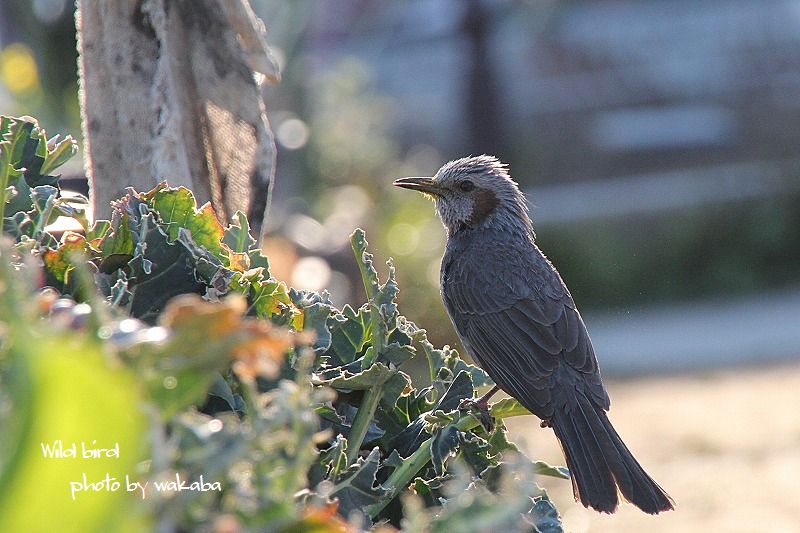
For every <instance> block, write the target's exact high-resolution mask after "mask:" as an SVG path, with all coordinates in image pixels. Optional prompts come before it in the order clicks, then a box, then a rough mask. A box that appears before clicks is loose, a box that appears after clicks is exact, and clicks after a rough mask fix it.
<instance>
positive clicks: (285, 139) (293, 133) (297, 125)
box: [275, 118, 308, 150]
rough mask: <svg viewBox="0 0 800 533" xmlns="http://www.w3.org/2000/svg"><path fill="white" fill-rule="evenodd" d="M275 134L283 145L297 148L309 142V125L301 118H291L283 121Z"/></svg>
mask: <svg viewBox="0 0 800 533" xmlns="http://www.w3.org/2000/svg"><path fill="white" fill-rule="evenodd" d="M275 135H276V137H277V138H278V142H279V143H281V146H283V147H284V148H286V149H287V150H297V149H298V148H302V147H303V146H305V145H306V143H307V142H308V126H306V123H305V122H303V121H302V120H300V119H299V118H289V119H286V120H284V121H283V122H281V124H280V126H278V131H277V132H276V133H275Z"/></svg>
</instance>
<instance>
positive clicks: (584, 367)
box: [395, 155, 673, 513]
mask: <svg viewBox="0 0 800 533" xmlns="http://www.w3.org/2000/svg"><path fill="white" fill-rule="evenodd" d="M395 185H397V186H399V187H404V188H408V189H413V190H418V191H420V192H423V193H425V194H427V195H430V196H431V197H433V199H434V201H435V203H436V211H437V213H438V214H439V216H440V218H441V219H442V222H443V224H444V226H445V229H446V231H447V250H446V252H445V254H444V257H443V259H442V267H441V294H442V299H443V301H444V304H445V307H446V308H447V312H448V313H449V314H450V318H451V320H452V321H453V325H454V326H455V329H456V331H457V333H458V335H459V337H460V338H461V341H462V343H463V344H464V347H465V348H466V349H467V351H468V352H469V353H470V355H471V356H472V357H473V358H474V359H475V360H476V361H477V362H478V364H480V365H481V367H482V368H483V369H484V370H486V372H487V373H488V374H489V376H490V377H491V378H492V379H493V380H494V382H495V383H496V384H497V385H498V386H499V387H500V388H501V389H503V390H504V391H505V392H507V393H508V394H510V395H511V396H513V397H514V398H516V399H517V400H519V402H520V403H522V404H523V405H524V406H525V407H526V408H528V409H529V410H530V411H531V412H533V413H534V414H535V415H537V416H538V417H539V418H541V419H542V420H543V424H545V425H549V426H551V427H552V428H553V430H554V432H555V434H556V437H557V438H558V440H559V442H560V443H561V447H562V449H563V451H564V455H565V458H566V461H567V466H568V467H569V470H570V472H571V474H572V484H573V490H574V492H575V498H576V500H577V499H579V500H580V501H581V503H583V505H585V506H587V507H592V508H594V509H596V510H598V511H602V512H607V513H611V512H614V511H615V510H616V508H617V503H618V492H621V493H622V496H623V497H624V498H625V499H626V500H628V501H630V502H631V503H633V504H634V505H636V506H638V507H639V508H640V509H642V510H643V511H645V512H647V513H658V512H661V511H665V510H669V509H672V508H673V502H672V500H671V498H670V497H669V496H668V495H667V494H666V493H665V492H664V491H663V490H662V489H661V487H659V486H658V484H657V483H656V482H655V481H653V480H652V479H651V478H650V477H649V476H648V475H647V473H645V471H644V470H643V469H642V467H641V466H640V465H639V463H638V462H637V461H636V459H635V458H634V457H633V455H631V453H630V451H628V448H627V447H626V446H625V444H624V443H623V442H622V439H621V438H620V437H619V435H618V434H617V432H616V431H615V430H614V428H613V426H612V425H611V422H610V421H609V420H608V418H607V416H606V411H607V410H608V408H609V406H610V402H609V398H608V394H607V393H606V390H605V387H604V386H603V382H602V380H601V378H600V370H599V368H598V366H597V359H596V357H595V354H594V349H593V348H592V343H591V340H590V339H589V334H588V333H587V331H586V326H585V325H584V323H583V319H582V318H581V315H580V313H579V312H578V310H577V308H576V307H575V303H574V302H573V300H572V296H571V295H570V293H569V290H567V287H566V286H565V285H564V282H563V281H562V280H561V277H560V276H559V274H558V272H557V271H556V269H555V268H554V267H553V265H552V264H551V263H550V261H548V260H547V258H546V257H545V256H544V254H542V252H541V251H540V250H539V248H538V247H537V246H536V244H535V243H534V232H533V228H532V226H531V221H530V218H529V217H528V210H527V207H526V202H525V197H524V196H523V194H522V193H521V192H520V190H519V187H518V186H517V184H516V183H515V182H514V181H513V180H512V179H511V177H510V176H509V175H508V171H507V170H506V167H505V166H504V165H502V164H501V163H500V162H499V161H498V160H497V159H495V158H494V157H490V156H485V155H484V156H479V157H468V158H464V159H459V160H456V161H451V162H449V163H447V164H446V165H444V166H443V167H442V168H441V169H439V171H438V172H437V173H436V175H435V176H434V177H433V178H403V179H400V180H397V181H395Z"/></svg>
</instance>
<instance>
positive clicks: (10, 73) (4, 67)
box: [0, 43, 39, 94]
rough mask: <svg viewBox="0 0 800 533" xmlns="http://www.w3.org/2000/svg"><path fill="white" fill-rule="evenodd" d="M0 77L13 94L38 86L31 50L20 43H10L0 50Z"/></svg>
mask: <svg viewBox="0 0 800 533" xmlns="http://www.w3.org/2000/svg"><path fill="white" fill-rule="evenodd" d="M0 79H2V81H3V83H4V84H5V86H6V87H8V90H9V91H11V92H12V93H14V94H23V93H27V92H30V91H32V90H34V89H36V88H37V87H38V86H39V70H38V68H37V66H36V59H35V58H34V56H33V51H32V50H31V49H30V48H28V47H27V46H25V45H24V44H22V43H14V44H10V45H8V46H7V47H5V48H4V49H3V51H2V52H0Z"/></svg>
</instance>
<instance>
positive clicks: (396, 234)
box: [0, 0, 800, 532]
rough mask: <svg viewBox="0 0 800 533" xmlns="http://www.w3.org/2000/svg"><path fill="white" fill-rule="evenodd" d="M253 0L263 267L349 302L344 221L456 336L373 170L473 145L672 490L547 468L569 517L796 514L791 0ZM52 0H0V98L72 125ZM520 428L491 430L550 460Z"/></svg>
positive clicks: (427, 320)
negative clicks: (522, 217)
mask: <svg viewBox="0 0 800 533" xmlns="http://www.w3.org/2000/svg"><path fill="white" fill-rule="evenodd" d="M251 2H252V4H253V7H254V9H255V10H256V12H257V13H258V14H259V15H260V16H261V17H262V18H263V20H264V22H265V23H266V25H267V28H268V35H267V38H268V42H269V43H270V45H271V46H272V47H273V48H274V52H275V54H276V56H277V58H278V60H279V62H280V64H281V66H282V71H283V81H282V82H281V83H280V84H279V85H277V86H265V89H264V97H265V101H266V105H267V108H268V111H269V117H270V121H271V125H272V128H273V130H274V132H275V134H276V138H277V142H278V150H279V151H278V154H279V160H278V167H277V179H276V186H275V189H274V197H273V203H272V208H271V213H270V216H269V220H268V225H269V228H270V237H269V238H268V240H267V242H265V249H266V252H267V253H268V255H269V257H270V262H271V264H272V273H273V275H275V276H276V277H278V278H280V279H284V280H287V281H288V282H290V283H291V284H292V285H294V286H295V287H299V288H306V289H313V290H321V289H323V288H327V289H328V290H329V291H330V292H331V296H332V299H333V301H334V302H335V303H336V304H337V305H342V304H344V303H351V304H354V305H359V304H360V302H362V301H363V292H362V289H361V286H360V282H359V280H358V276H357V272H356V271H355V270H354V264H353V261H352V252H351V251H350V249H349V242H348V237H349V235H350V233H351V232H352V230H353V229H354V228H355V227H357V226H361V227H364V228H365V229H366V230H367V235H368V238H369V240H370V243H371V247H372V249H373V251H375V252H376V256H377V258H378V259H379V260H380V261H381V263H382V262H383V261H385V260H386V259H387V258H388V257H389V256H391V257H393V258H394V260H395V264H396V266H397V277H398V279H399V284H400V288H401V294H400V303H401V312H403V314H405V315H407V316H408V317H409V318H411V319H412V320H414V321H415V322H417V323H418V324H420V325H422V326H424V327H425V328H426V329H427V330H428V332H429V336H430V338H431V339H432V341H433V342H434V343H435V344H437V345H441V344H457V341H456V338H455V335H454V333H453V331H452V329H451V326H450V324H449V321H448V320H447V318H446V316H445V314H444V309H443V307H442V305H441V302H440V300H439V295H438V269H439V260H440V257H441V253H442V249H443V245H444V234H443V230H442V228H441V225H440V224H439V222H438V220H437V219H436V218H435V215H434V212H433V206H432V205H431V204H430V203H429V202H427V201H426V200H425V199H423V198H421V197H419V196H418V195H414V194H412V193H410V192H408V191H401V190H394V189H393V188H392V187H391V181H392V180H393V179H394V178H397V177H402V176H407V175H432V174H433V173H434V172H435V171H436V170H437V168H438V167H439V166H440V165H441V164H442V163H444V162H446V161H448V160H450V159H455V158H458V157H462V156H465V155H469V154H473V155H475V154H481V153H490V154H495V155H497V156H498V157H500V158H501V159H502V160H503V161H504V162H506V163H508V164H509V165H510V169H511V172H512V175H513V176H514V178H515V179H516V180H517V181H518V182H519V183H520V184H521V186H523V188H524V189H525V190H526V192H527V194H528V198H529V200H530V202H531V214H532V218H533V220H534V225H535V227H536V230H537V235H538V241H539V245H540V247H542V249H543V250H544V251H545V253H547V255H548V256H549V257H550V259H551V260H552V261H553V262H554V263H555V264H556V266H557V267H558V268H559V270H560V272H561V274H562V276H563V278H564V279H565V281H566V282H567V284H568V285H569V287H570V289H571V292H572V294H573V296H574V298H575V300H576V301H577V302H578V304H579V305H580V306H581V308H582V310H583V314H584V317H585V319H586V322H587V324H588V326H589V331H590V333H591V335H592V338H593V340H594V343H595V347H596V351H597V353H598V355H599V357H600V361H601V366H602V368H603V370H604V373H605V375H606V376H607V378H610V385H609V388H610V389H611V395H612V398H613V400H614V409H612V412H611V417H612V419H613V420H615V422H616V424H617V425H618V427H619V429H620V433H621V434H622V435H623V436H624V437H625V438H626V441H628V442H629V445H630V446H631V448H632V449H633V450H634V451H635V452H637V455H638V456H640V459H641V460H642V462H643V463H644V464H645V465H646V466H647V467H648V470H651V473H652V474H653V475H654V477H656V478H657V479H658V480H659V481H660V482H661V483H662V484H663V486H664V487H665V488H666V489H667V490H668V491H670V492H671V493H672V495H673V496H674V497H675V499H676V501H677V502H678V511H676V512H675V513H672V514H671V515H669V516H666V517H659V518H656V519H653V518H651V517H644V516H641V515H640V513H637V512H636V511H633V510H632V509H628V508H625V509H624V510H623V511H622V512H621V513H620V514H619V515H617V516H615V517H611V518H610V517H599V516H597V515H596V514H593V513H589V512H588V511H587V512H584V511H583V509H582V508H577V507H576V506H575V505H574V504H573V503H572V498H571V490H570V487H569V486H568V484H565V483H563V482H562V483H550V484H549V485H548V488H549V489H550V490H551V493H552V495H553V497H554V498H555V499H556V500H557V503H559V505H560V508H561V510H562V512H564V513H565V520H566V523H567V527H568V529H569V530H571V531H623V530H624V531H638V530H641V528H643V527H648V528H650V529H651V530H653V531H676V530H681V531H709V530H713V531H743V532H744V531H800V519H798V518H797V517H798V516H800V498H798V497H797V494H800V482H799V481H798V479H800V414H798V411H797V396H796V393H795V396H794V397H793V399H790V396H791V391H796V390H798V388H800V366H798V363H797V362H798V360H799V358H798V356H800V348H798V346H800V2H798V1H797V0H706V1H705V2H702V3H698V2H693V1H690V0H661V1H625V0H616V1H612V0H608V1H580V0H572V1H566V0H562V1H558V0H529V1H523V0H415V1H412V2H391V1H389V0H370V1H367V0H350V1H343V0H327V1H324V2H323V1H319V0H294V1H292V2H284V1H280V0H251ZM73 15H74V12H73V5H72V2H70V1H68V0H32V1H31V0H3V1H2V2H0V112H2V113H5V114H30V115H33V116H35V117H37V118H38V119H39V120H40V122H41V123H42V125H43V126H44V127H45V128H46V129H47V131H48V132H49V133H50V134H55V133H71V134H73V135H75V136H79V135H80V122H79V110H78V100H77V82H76V72H75V70H76V68H75V65H76V49H75V34H74V20H73ZM12 73H13V75H12ZM69 172H71V173H72V174H74V175H71V176H68V177H70V178H72V182H71V185H72V186H74V188H75V189H77V190H81V188H83V189H84V190H85V187H86V185H85V179H83V177H82V168H81V167H80V164H79V163H78V165H77V166H75V167H72V169H71V170H70V171H69ZM385 273H386V269H383V270H382V274H383V275H385ZM531 427H535V428H538V424H534V423H531V421H530V420H523V421H519V422H517V423H515V424H514V426H513V428H512V429H513V430H514V432H515V436H517V438H519V439H522V440H524V441H525V442H526V443H527V444H526V449H527V450H528V451H529V452H530V454H531V455H533V456H535V457H542V458H545V459H547V460H550V461H552V462H560V461H561V455H560V451H559V450H558V448H557V445H556V444H555V439H553V438H552V436H551V435H549V434H545V433H544V432H540V431H539V430H538V429H536V430H532V429H531Z"/></svg>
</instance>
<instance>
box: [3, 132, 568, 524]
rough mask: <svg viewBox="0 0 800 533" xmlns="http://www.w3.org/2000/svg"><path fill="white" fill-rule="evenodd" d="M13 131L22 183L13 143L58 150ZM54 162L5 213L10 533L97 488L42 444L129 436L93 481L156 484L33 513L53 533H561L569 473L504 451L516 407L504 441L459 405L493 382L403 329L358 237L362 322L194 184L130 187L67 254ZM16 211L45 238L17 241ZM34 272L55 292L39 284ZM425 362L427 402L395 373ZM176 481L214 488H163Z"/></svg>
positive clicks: (509, 405) (498, 412)
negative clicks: (289, 281)
mask: <svg viewBox="0 0 800 533" xmlns="http://www.w3.org/2000/svg"><path fill="white" fill-rule="evenodd" d="M3 125H4V126H3V127H4V128H5V129H4V131H6V134H4V139H7V140H6V141H4V142H8V145H5V144H4V145H3V154H4V156H3V157H5V159H4V161H6V163H5V166H6V168H4V169H0V172H5V174H4V175H6V176H12V175H13V176H14V177H15V179H19V178H20V177H22V179H25V171H22V170H21V169H22V168H23V167H22V166H21V165H22V163H21V162H23V161H25V157H26V155H25V154H27V153H28V152H26V151H25V150H24V149H22V148H19V146H21V145H20V143H23V144H25V143H28V144H30V146H31V147H32V148H29V149H28V151H30V150H33V151H34V153H36V150H37V149H38V147H39V146H41V140H42V139H44V134H43V132H39V131H38V130H37V129H36V128H35V126H33V127H31V126H30V123H28V122H24V121H22V122H19V121H14V120H12V119H3ZM20 131H21V132H27V133H20ZM31 132H36V135H35V136H34V135H33V134H32V133H31ZM34 138H35V139H38V141H36V142H38V143H39V144H36V146H35V147H34V144H33V143H34V141H31V140H30V139H34ZM63 142H66V141H62V143H63ZM58 146H61V145H54V148H53V149H52V151H49V152H46V153H45V152H42V154H43V155H42V156H41V157H42V158H43V162H42V163H40V164H38V166H36V167H35V168H36V169H37V170H36V171H35V172H32V173H31V181H26V182H25V183H26V184H27V186H28V188H29V192H28V197H29V198H30V206H28V205H27V204H26V205H25V206H23V207H24V208H25V210H24V211H14V209H16V208H9V206H10V205H12V204H11V203H6V208H7V209H8V210H7V213H10V214H11V215H10V217H7V218H6V225H5V228H6V234H7V235H8V236H9V237H10V238H11V239H12V240H13V243H11V244H3V246H2V248H0V255H2V256H3V260H2V261H0V263H2V265H0V267H2V271H0V275H1V276H2V277H1V279H0V323H2V324H0V326H2V328H0V332H2V336H3V342H2V343H0V347H1V348H2V351H0V384H2V385H3V387H2V388H0V390H2V393H1V394H0V417H2V420H0V423H2V424H3V426H4V427H6V428H8V429H9V431H7V432H6V433H5V434H4V435H3V436H2V437H0V438H2V441H1V442H0V443H1V444H3V446H2V448H0V449H1V450H2V453H0V482H2V484H3V486H4V487H13V490H10V491H4V493H3V494H2V495H0V529H2V530H16V529H19V524H21V523H22V522H21V521H20V520H22V517H24V516H25V514H26V513H28V512H30V510H31V509H32V507H30V505H32V504H33V503H35V502H42V503H41V504H37V506H39V507H41V506H43V505H45V504H44V503H43V502H44V501H45V499H50V500H48V501H54V502H64V501H66V500H65V495H66V498H68V497H69V492H68V488H65V484H67V485H68V481H69V480H72V479H76V478H79V477H80V473H81V472H82V471H84V472H85V471H88V470H87V469H89V467H88V466H85V465H83V464H82V463H64V464H69V465H77V466H76V467H75V468H73V469H70V468H66V467H65V468H64V469H63V470H62V469H55V470H58V471H57V472H56V471H55V470H54V466H53V465H54V463H53V460H51V459H46V458H43V457H42V454H41V453H40V450H38V447H37V442H38V441H40V440H41V441H45V440H47V439H51V440H52V439H56V438H60V439H62V440H64V441H69V440H70V439H72V440H74V441H78V442H80V441H90V440H92V439H97V440H100V439H103V440H116V441H118V442H119V443H120V448H121V457H124V458H125V460H124V461H122V460H120V461H118V462H114V463H113V465H111V466H108V465H104V464H102V463H92V464H91V468H93V469H95V468H96V469H102V468H109V469H111V468H112V466H113V468H114V469H115V471H117V469H120V472H119V474H118V475H123V476H124V474H125V473H126V472H123V470H125V469H127V473H128V474H130V475H132V476H135V477H136V478H137V479H139V480H148V481H149V482H151V485H150V487H151V489H150V491H148V494H147V497H146V498H138V499H137V498H135V497H133V496H132V495H130V494H125V493H122V492H121V493H117V492H108V493H104V496H103V497H98V498H93V499H91V500H89V499H87V500H86V501H84V502H79V503H75V502H66V503H64V504H63V505H62V504H61V503H58V505H62V506H61V507H57V509H58V510H59V512H58V513H39V514H40V515H41V516H37V519H38V520H41V521H42V522H41V526H42V527H41V528H40V529H43V530H45V529H47V530H54V529H59V528H58V527H57V526H55V525H53V524H51V523H50V522H48V521H49V520H56V519H60V518H63V517H69V518H70V519H71V520H73V519H74V522H72V523H74V524H75V530H81V531H93V530H95V531H101V530H110V529H109V528H110V527H111V526H109V524H114V527H115V528H116V529H117V530H141V529H142V528H146V527H147V526H148V525H149V526H152V527H154V528H157V529H158V530H160V531H194V530H198V529H205V530H208V529H214V528H217V529H220V530H222V529H225V527H228V526H230V527H231V528H240V529H242V530H244V531H287V532H288V531H319V532H326V531H361V530H365V529H369V528H372V527H373V526H374V525H377V524H391V525H392V526H394V527H396V528H402V529H403V530H404V531H409V532H412V531H446V530H448V531H450V530H451V531H475V530H476V529H478V530H487V531H488V530H500V529H508V530H512V531H560V521H559V517H558V513H557V511H556V509H555V508H554V507H553V505H552V504H551V503H550V501H549V500H548V499H547V496H546V494H545V493H544V492H543V491H542V490H541V489H540V488H538V487H537V486H536V484H535V481H534V480H535V475H550V476H556V477H562V478H566V477H568V474H567V472H566V470H565V469H563V468H558V467H552V466H550V465H547V464H545V463H542V462H533V461H530V460H529V459H527V458H525V457H524V456H523V455H522V454H521V453H520V452H519V450H518V449H517V448H516V446H514V445H513V444H512V443H510V442H509V441H508V439H507V434H506V429H505V426H504V424H503V419H504V418H506V417H509V416H518V415H525V414H528V413H527V411H526V410H525V409H523V408H522V407H521V406H520V405H519V404H518V403H517V402H515V401H513V400H503V401H501V402H498V403H496V404H494V405H493V406H492V409H491V414H492V416H493V417H494V418H495V424H494V427H493V428H492V429H491V430H487V429H486V428H484V427H483V426H482V425H481V424H480V423H479V421H478V419H477V418H476V417H475V416H474V415H473V414H471V413H470V412H468V411H467V410H464V409H460V408H459V405H460V404H461V402H462V400H464V399H468V398H472V397H474V396H475V394H476V392H475V389H476V387H480V386H484V385H488V384H490V380H489V378H488V377H487V376H486V374H485V373H484V372H483V371H482V370H481V369H479V368H477V367H475V366H472V365H470V364H468V363H466V362H465V361H463V360H462V359H460V358H459V357H458V354H457V353H456V352H455V351H454V350H452V349H450V348H448V347H444V348H442V349H436V348H434V347H433V346H432V345H431V344H430V343H429V342H428V340H427V337H426V333H425V330H423V329H420V328H418V327H417V326H416V325H415V324H413V323H412V322H410V321H408V320H407V319H405V318H404V317H403V316H401V315H400V314H399V311H398V307H397V303H396V298H397V295H398V291H399V289H398V286H397V282H396V280H395V272H394V267H393V265H392V264H391V262H389V263H388V276H387V277H386V279H385V280H384V281H381V278H380V277H379V275H378V272H377V270H376V268H375V265H374V263H373V258H372V255H371V254H370V253H369V252H368V251H367V241H366V239H365V236H364V233H363V231H361V230H356V231H355V232H354V233H353V235H352V238H351V244H352V247H353V252H354V254H355V258H356V262H357V264H358V268H359V271H360V273H361V277H362V280H363V282H364V287H365V290H366V293H367V302H366V303H364V305H362V306H361V307H360V308H358V309H353V308H351V307H350V306H345V307H344V308H343V309H338V308H336V307H334V306H333V305H332V304H331V303H330V301H329V300H328V298H327V295H326V294H324V293H323V294H316V293H311V292H305V291H296V290H293V289H292V290H290V289H288V288H287V287H286V285H285V284H284V283H282V282H280V281H278V280H275V279H274V278H272V277H271V276H270V275H269V264H268V261H267V259H266V258H265V257H263V256H262V255H261V253H260V250H259V249H258V248H257V247H256V242H255V240H254V239H253V238H252V236H251V235H250V232H249V224H248V221H247V218H246V217H245V216H244V215H243V214H242V213H236V214H235V215H234V217H233V221H232V222H231V224H230V225H229V226H228V227H227V228H223V227H222V226H221V225H220V224H219V223H218V222H217V220H216V218H215V216H214V213H213V212H212V211H211V209H210V208H209V207H208V206H207V205H206V206H201V207H198V206H197V204H196V202H195V199H194V196H193V195H192V193H191V191H189V190H187V189H184V188H178V189H174V188H170V187H168V186H167V185H166V184H160V185H158V186H157V187H156V188H154V189H153V190H151V191H148V192H145V193H139V192H136V191H132V190H130V191H128V193H127V194H126V195H125V196H124V197H123V198H121V199H120V200H119V201H117V202H116V203H115V204H114V209H113V216H112V219H111V220H109V221H97V222H95V223H94V224H93V225H91V226H89V225H88V224H86V223H85V219H84V234H82V235H81V234H77V233H66V234H64V235H62V236H61V237H60V238H58V239H57V238H56V236H55V235H51V234H49V233H48V232H47V231H46V230H44V228H45V227H46V224H47V222H46V220H49V218H50V215H46V213H45V212H46V210H47V209H49V208H48V207H47V206H48V205H50V206H52V208H51V209H61V207H59V206H61V205H62V199H61V198H60V195H59V192H58V187H57V182H54V184H51V185H47V186H48V187H51V188H52V189H53V190H52V191H50V190H49V189H48V190H42V189H38V191H37V188H38V187H42V186H44V185H37V183H38V182H37V181H36V179H39V177H40V176H41V175H43V173H45V171H47V172H49V171H51V170H52V168H55V166H57V165H56V163H61V162H63V161H62V159H63V154H64V153H66V151H65V150H66V149H65V148H58ZM48 154H50V155H48ZM48 157H49V158H51V159H48ZM48 161H51V162H50V163H48ZM31 168H34V167H33V166H32V167H31ZM14 172H17V174H14ZM17 183H18V182H17ZM20 187H21V186H20ZM45 193H46V194H45ZM51 193H52V194H51ZM47 194H49V196H47V198H46V199H45V200H43V201H42V197H43V196H46V195H47ZM10 196H11V195H7V197H6V198H5V199H6V200H9V198H10ZM11 201H12V202H13V199H11ZM42 202H43V203H42ZM48 202H49V204H48ZM39 204H41V206H42V207H41V208H40V207H37V206H39ZM20 212H21V213H24V217H27V218H28V219H30V224H32V225H33V227H38V228H40V231H38V232H29V233H26V232H19V231H17V230H18V229H19V226H18V225H17V226H15V225H14V224H12V223H9V218H13V217H16V216H18V215H17V213H20ZM43 217H46V218H43ZM79 219H80V217H79ZM23 226H24V225H23ZM12 265H14V266H13V268H12ZM41 272H43V273H44V274H45V277H44V279H45V280H46V283H47V284H49V285H51V286H52V287H54V288H55V289H56V290H55V291H54V290H53V289H46V290H44V291H42V290H41V289H39V288H38V285H37V283H36V281H35V280H37V279H41V277H40V273H41ZM56 291H58V292H56ZM76 300H78V301H81V300H82V301H83V302H84V303H76ZM26 302H28V303H26ZM8 332H13V333H8ZM413 357H425V358H426V359H427V362H428V367H429V369H430V381H429V383H426V385H425V386H422V387H420V386H418V385H416V384H414V383H412V380H411V379H410V377H409V376H408V375H407V374H406V373H405V372H404V371H403V365H404V364H405V363H406V362H407V361H409V360H410V359H411V358H413ZM11 413H15V416H11ZM143 439H146V442H143ZM123 450H124V451H123ZM145 457H149V460H147V461H143V459H144V458H145ZM109 471H110V470H109ZM96 474H97V472H95V471H94V470H91V475H96ZM176 476H178V477H179V478H182V479H184V480H190V482H191V481H196V480H198V479H200V478H201V477H202V478H203V479H204V480H205V482H207V483H211V482H218V483H219V486H220V488H219V490H209V491H179V492H177V493H176V492H174V491H173V492H171V493H170V492H169V491H167V492H161V491H158V490H155V489H154V488H153V487H154V484H155V483H156V482H163V481H164V480H168V479H173V480H174V479H175V477H176ZM41 480H47V482H48V487H49V488H48V489H47V491H45V492H42V493H41V494H38V495H37V494H36V490H38V488H37V487H39V483H40V482H41ZM59 491H61V492H59ZM25 498H31V499H30V500H27V499H25ZM86 502H89V503H86ZM68 504H69V505H68ZM48 505H50V504H48ZM45 515H47V516H45ZM48 516H50V517H51V518H48ZM52 517H57V518H52ZM72 523H71V524H70V526H69V527H72ZM46 526H47V527H46ZM51 526H52V527H51ZM61 529H63V528H61Z"/></svg>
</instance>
